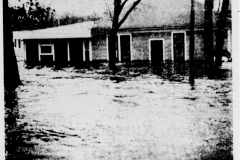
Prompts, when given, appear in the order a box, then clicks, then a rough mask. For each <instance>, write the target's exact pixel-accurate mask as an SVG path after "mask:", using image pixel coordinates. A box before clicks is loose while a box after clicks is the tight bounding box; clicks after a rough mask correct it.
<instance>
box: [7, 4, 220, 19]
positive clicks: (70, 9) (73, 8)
mask: <svg viewBox="0 0 240 160" xmlns="http://www.w3.org/2000/svg"><path fill="white" fill-rule="evenodd" d="M9 1H10V4H11V5H16V4H20V2H18V0H9ZM24 1H27V0H21V2H24ZM104 1H105V0H38V2H40V3H41V4H45V5H46V6H50V7H51V8H52V9H56V13H57V15H59V16H60V15H63V14H65V13H70V14H71V13H72V14H76V15H81V16H86V15H91V14H94V13H96V14H99V15H101V14H102V13H103V12H104V11H105V7H106V4H105V2H104ZM106 1H109V0H106ZM189 1H190V0H189ZM197 1H199V2H202V3H203V2H204V0H197ZM215 1H218V0H215ZM216 4H217V2H216Z"/></svg>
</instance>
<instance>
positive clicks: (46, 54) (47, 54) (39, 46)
mask: <svg viewBox="0 0 240 160" xmlns="http://www.w3.org/2000/svg"><path fill="white" fill-rule="evenodd" d="M42 46H50V47H51V50H52V52H51V53H42V52H41V47H42ZM38 53H39V57H38V58H39V61H41V56H53V61H55V50H54V44H53V43H49V44H41V43H39V44H38Z"/></svg>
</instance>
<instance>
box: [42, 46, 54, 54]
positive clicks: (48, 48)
mask: <svg viewBox="0 0 240 160" xmlns="http://www.w3.org/2000/svg"><path fill="white" fill-rule="evenodd" d="M49 53H50V54H51V53H52V46H41V54H49Z"/></svg>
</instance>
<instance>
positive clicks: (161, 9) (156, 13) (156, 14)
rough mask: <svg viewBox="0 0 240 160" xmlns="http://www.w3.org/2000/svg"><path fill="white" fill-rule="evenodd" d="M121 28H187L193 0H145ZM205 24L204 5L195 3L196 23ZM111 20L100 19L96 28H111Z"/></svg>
mask: <svg viewBox="0 0 240 160" xmlns="http://www.w3.org/2000/svg"><path fill="white" fill-rule="evenodd" d="M137 7H138V8H137V9H136V10H135V11H133V12H132V13H131V14H130V15H129V17H128V18H127V19H126V21H125V22H124V23H123V25H122V26H121V27H120V29H141V28H142V29H146V28H162V29H167V28H186V27H190V11H191V0H147V1H146V0H143V1H142V4H140V5H139V6H137ZM203 24H204V5H203V4H202V3H200V2H196V3H195V25H196V27H202V26H203ZM109 27H111V21H110V20H109V19H104V20H102V21H99V22H98V23H97V25H96V26H95V28H109Z"/></svg>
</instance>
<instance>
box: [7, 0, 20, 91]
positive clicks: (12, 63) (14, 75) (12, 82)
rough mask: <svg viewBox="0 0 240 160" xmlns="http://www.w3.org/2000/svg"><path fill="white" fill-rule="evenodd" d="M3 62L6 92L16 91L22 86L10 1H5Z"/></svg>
mask: <svg viewBox="0 0 240 160" xmlns="http://www.w3.org/2000/svg"><path fill="white" fill-rule="evenodd" d="M3 53H4V55H3V61H4V87H5V90H15V89H16V88H17V86H18V85H20V84H21V81H20V77H19V73H18V65H17V59H16V55H15V53H14V44H13V33H12V25H11V22H10V14H9V7H8V0H3Z"/></svg>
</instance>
